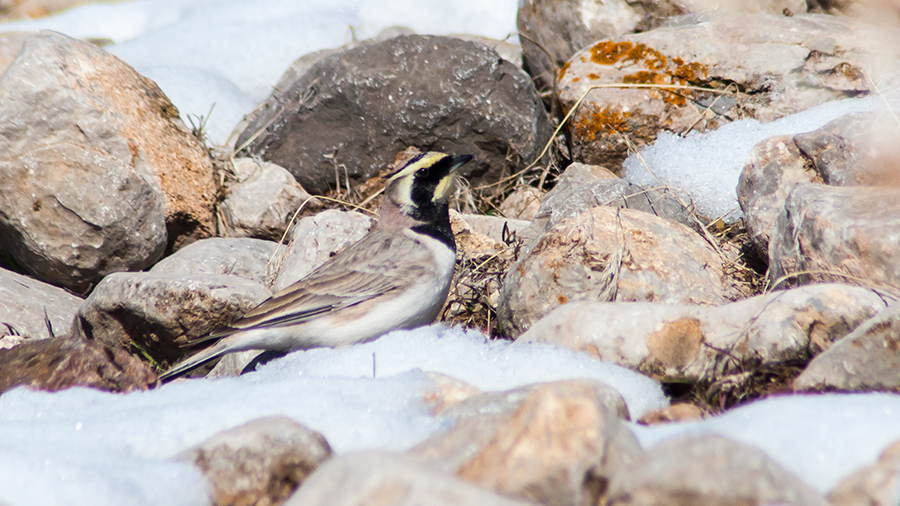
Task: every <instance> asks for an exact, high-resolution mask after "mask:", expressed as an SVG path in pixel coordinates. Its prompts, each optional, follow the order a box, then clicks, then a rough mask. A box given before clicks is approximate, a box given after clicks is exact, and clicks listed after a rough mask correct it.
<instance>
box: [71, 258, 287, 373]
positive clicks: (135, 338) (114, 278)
mask: <svg viewBox="0 0 900 506" xmlns="http://www.w3.org/2000/svg"><path fill="white" fill-rule="evenodd" d="M271 294H272V293H271V292H270V291H269V290H268V289H267V288H266V287H264V286H262V285H261V284H259V283H257V282H255V281H250V280H247V279H243V278H239V277H237V276H230V275H223V274H194V275H190V276H171V277H170V276H163V275H159V274H154V273H143V272H138V273H129V272H119V273H114V274H110V275H109V276H107V277H105V278H104V279H103V281H102V282H101V283H100V284H99V285H97V288H95V289H94V291H93V292H92V293H91V295H90V296H89V297H88V298H87V299H85V301H84V303H83V304H82V305H81V308H79V310H78V315H77V317H76V322H75V330H76V333H77V335H81V336H84V337H86V338H88V339H90V340H93V341H96V342H99V343H103V344H105V345H107V346H110V347H112V348H120V349H127V350H130V351H140V353H142V354H144V355H145V356H149V357H150V358H152V359H153V360H154V361H155V362H157V363H159V364H161V365H166V364H172V363H174V362H176V361H177V360H179V359H180V358H182V357H183V356H185V354H187V353H189V352H190V350H186V349H184V348H182V346H183V345H185V344H187V341H188V340H190V339H196V338H199V337H202V336H205V335H207V334H209V333H210V332H212V331H213V330H215V329H217V328H219V327H222V326H224V325H227V324H228V323H230V322H232V321H234V320H235V319H237V318H238V317H240V316H242V315H243V314H245V313H246V312H248V311H250V310H251V309H253V308H254V307H256V306H257V305H258V304H259V303H260V302H262V301H263V300H265V299H267V298H269V296H271Z"/></svg>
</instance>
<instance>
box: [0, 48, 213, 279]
mask: <svg viewBox="0 0 900 506" xmlns="http://www.w3.org/2000/svg"><path fill="white" fill-rule="evenodd" d="M0 152H4V153H7V156H5V157H4V159H3V160H2V161H0V216H2V218H0V240H2V243H3V244H4V250H6V251H7V253H8V254H10V255H11V256H12V257H13V258H14V259H15V260H16V262H17V263H18V264H19V265H21V266H23V267H24V268H26V269H27V270H28V271H29V272H31V273H33V274H34V275H35V276H36V277H38V278H39V279H42V280H45V281H48V282H51V283H53V284H57V285H61V286H65V287H69V288H72V289H74V290H76V291H80V292H84V291H86V290H88V289H89V288H90V287H92V286H93V285H94V284H96V283H97V282H98V281H99V280H100V279H101V278H102V277H103V276H104V275H105V274H108V273H110V272H115V271H122V270H138V269H143V268H145V267H148V266H150V265H151V264H152V263H153V262H155V261H156V260H158V259H159V258H160V257H161V256H162V254H163V252H164V251H165V249H166V248H167V247H168V248H170V249H171V248H177V247H179V246H180V245H181V244H183V243H184V242H186V241H190V240H192V239H194V238H198V237H203V236H208V235H211V234H212V233H213V231H214V223H213V203H214V199H215V194H216V183H215V178H214V176H213V168H212V162H211V160H210V158H209V156H208V155H207V154H206V153H205V152H204V151H203V149H202V147H201V145H200V142H199V141H198V140H197V139H196V138H195V137H193V136H192V135H191V134H190V132H188V130H187V129H186V128H185V127H184V124H183V123H182V122H181V120H180V119H179V118H178V111H177V109H175V107H174V106H173V105H172V103H171V102H169V100H168V98H166V96H165V95H164V94H163V93H162V92H161V91H160V89H159V88H158V87H157V86H156V85H155V84H154V83H153V82H152V81H150V80H148V79H146V78H144V77H142V76H140V75H138V74H137V73H136V72H135V71H134V69H132V68H131V67H129V66H128V65H126V64H124V63H123V62H121V61H120V60H118V59H116V58H115V57H113V56H111V55H110V54H108V53H106V52H105V51H103V50H102V49H100V48H98V47H96V46H94V45H92V44H88V43H85V42H80V41H77V40H75V39H71V38H69V37H66V36H64V35H62V34H59V33H55V32H49V31H45V32H38V33H35V34H34V35H32V36H31V37H29V38H28V39H26V41H25V43H24V44H23V47H22V52H21V53H20V54H19V55H18V57H17V58H16V59H15V60H14V61H13V62H12V63H11V64H10V65H9V67H7V68H6V71H5V72H4V73H3V75H2V77H0ZM23 195H29V196H31V197H30V198H21V196H23Z"/></svg>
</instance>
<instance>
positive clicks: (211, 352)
mask: <svg viewBox="0 0 900 506" xmlns="http://www.w3.org/2000/svg"><path fill="white" fill-rule="evenodd" d="M229 351H232V350H231V349H230V348H229V347H228V345H227V343H226V342H225V341H224V340H221V341H219V342H217V343H216V344H214V345H212V346H210V347H209V348H207V349H205V350H203V351H201V352H199V353H197V354H196V355H193V356H191V357H190V358H188V359H187V360H184V361H182V362H181V363H180V364H177V365H175V366H174V367H172V368H171V369H169V370H168V371H166V372H165V373H163V374H161V375H160V376H159V380H160V381H162V382H163V383H165V382H167V381H171V380H173V379H175V378H178V377H180V376H182V375H184V374H187V373H189V372H191V371H193V370H194V369H196V368H198V367H200V366H201V365H203V364H205V363H207V362H209V361H210V360H214V359H216V358H219V357H221V356H222V355H224V354H226V353H228V352H229Z"/></svg>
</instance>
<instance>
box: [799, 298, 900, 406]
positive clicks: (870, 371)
mask: <svg viewBox="0 0 900 506" xmlns="http://www.w3.org/2000/svg"><path fill="white" fill-rule="evenodd" d="M898 387H900V303H896V302H895V303H893V304H891V305H890V306H888V307H887V308H885V309H884V310H883V311H881V312H880V313H878V314H877V315H875V316H873V317H872V318H871V319H869V320H868V321H866V322H865V323H863V324H862V325H860V326H858V327H857V328H856V329H855V330H854V331H853V332H851V333H850V334H849V335H847V336H845V337H844V338H842V339H840V340H839V341H837V342H836V343H834V345H833V346H831V347H830V348H828V349H827V350H825V352H824V353H822V354H821V355H819V356H817V357H816V358H814V359H813V361H812V362H810V363H809V365H808V366H807V367H806V369H805V370H804V371H803V372H802V373H801V374H800V376H798V377H797V378H796V379H795V380H794V389H796V390H843V391H850V392H859V391H866V390H887V389H896V388H898Z"/></svg>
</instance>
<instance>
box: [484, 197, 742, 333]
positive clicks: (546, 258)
mask: <svg viewBox="0 0 900 506" xmlns="http://www.w3.org/2000/svg"><path fill="white" fill-rule="evenodd" d="M730 296H731V289H730V288H728V287H727V286H726V282H725V278H724V275H723V270H722V259H721V258H720V257H719V255H718V254H717V253H716V252H715V250H713V249H712V247H711V246H710V245H709V244H708V243H707V242H706V241H704V240H703V238H701V237H700V235H699V234H697V233H696V232H694V231H693V230H691V229H689V228H687V227H686V226H684V225H681V224H679V223H675V222H673V221H669V220H665V219H662V218H659V217H657V216H653V215H651V214H647V213H642V212H640V211H632V210H630V209H615V208H611V207H593V208H590V209H588V210H586V211H583V212H581V213H580V214H579V215H578V216H577V217H575V218H570V219H565V220H562V221H561V222H559V223H558V224H556V225H555V226H553V227H551V228H550V229H549V230H547V231H546V232H545V233H544V234H543V235H541V236H540V237H539V238H538V239H537V240H536V241H535V242H534V243H533V245H532V247H531V249H530V250H529V251H527V252H526V253H524V254H523V255H522V257H521V258H519V260H518V261H517V262H516V263H515V264H514V265H513V266H512V267H511V268H510V269H509V271H507V273H506V276H505V277H504V279H503V287H502V289H501V292H500V303H499V308H498V311H497V316H498V318H499V319H500V321H501V324H502V325H503V329H504V331H506V332H507V334H508V335H511V336H518V335H519V334H521V333H522V332H524V331H526V330H528V328H529V327H530V326H531V325H532V324H533V323H534V322H536V321H537V320H539V319H540V318H541V317H543V316H544V315H546V314H547V313H549V312H550V311H552V310H553V309H555V308H556V307H559V306H561V305H563V304H566V303H568V302H573V301H620V302H625V301H650V302H661V303H664V304H722V303H724V302H726V301H727V300H728V299H729V297H730Z"/></svg>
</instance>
